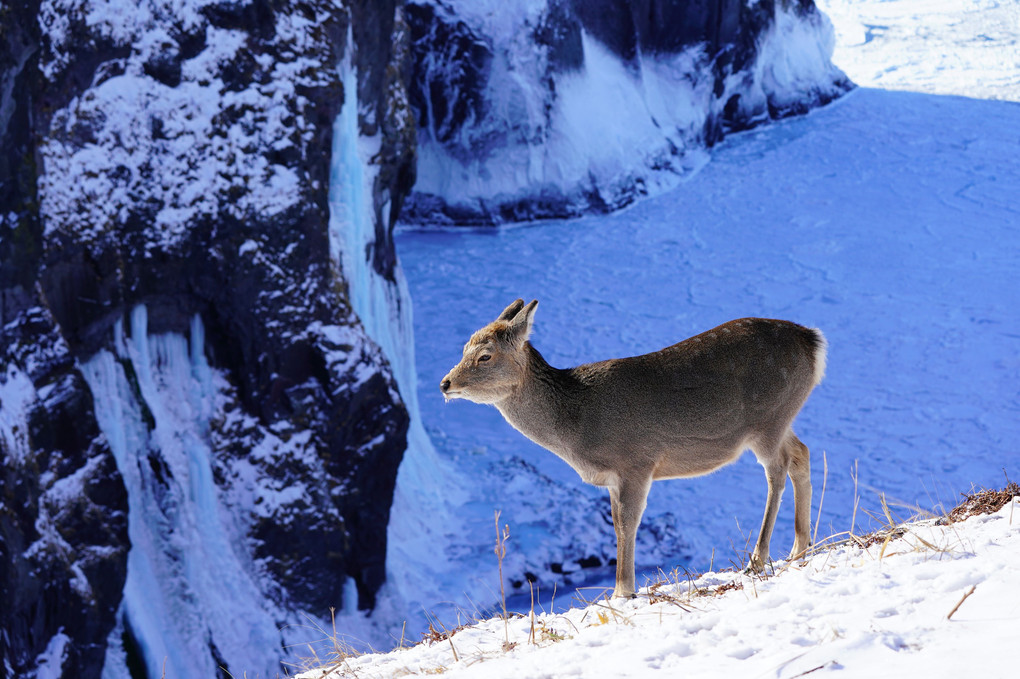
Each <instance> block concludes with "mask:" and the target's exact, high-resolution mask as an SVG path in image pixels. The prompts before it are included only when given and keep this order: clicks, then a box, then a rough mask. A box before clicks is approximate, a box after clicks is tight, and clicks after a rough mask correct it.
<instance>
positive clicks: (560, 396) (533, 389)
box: [496, 343, 580, 464]
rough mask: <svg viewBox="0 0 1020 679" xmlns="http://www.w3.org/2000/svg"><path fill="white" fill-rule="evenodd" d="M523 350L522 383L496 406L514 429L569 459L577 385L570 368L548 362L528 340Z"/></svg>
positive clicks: (573, 433)
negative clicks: (524, 357) (525, 356)
mask: <svg viewBox="0 0 1020 679" xmlns="http://www.w3.org/2000/svg"><path fill="white" fill-rule="evenodd" d="M525 350H526V351H527V355H528V366H527V375H526V378H525V380H524V382H523V383H522V385H521V387H520V388H519V389H517V390H515V391H514V392H513V393H512V394H511V395H510V396H508V397H507V398H505V399H503V400H502V401H500V402H498V403H496V407H497V408H498V409H499V411H500V413H502V414H503V417H505V418H506V420H507V422H509V423H510V424H511V425H513V427H514V428H515V429H517V431H519V432H521V433H522V434H524V435H525V436H527V437H528V438H529V439H531V440H532V441H534V442H535V443H537V444H539V445H540V446H543V447H545V448H548V449H549V450H551V451H552V452H554V453H556V454H557V455H559V456H560V457H563V458H564V459H567V461H568V462H571V460H570V458H571V457H572V456H573V450H574V448H575V446H574V440H575V435H576V432H574V431H573V430H572V426H571V423H572V422H576V421H577V417H576V411H577V407H578V405H579V404H578V397H579V390H580V385H579V383H578V382H577V380H576V378H574V377H573V375H572V373H571V371H570V370H560V369H557V368H554V367H552V366H551V365H549V364H548V363H547V362H546V361H545V359H544V358H542V354H540V353H538V350H537V349H535V348H534V347H532V346H531V343H526V344H525ZM571 464H572V463H571Z"/></svg>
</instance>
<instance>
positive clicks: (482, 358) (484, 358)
mask: <svg viewBox="0 0 1020 679" xmlns="http://www.w3.org/2000/svg"><path fill="white" fill-rule="evenodd" d="M490 358H492V356H490V355H489V354H482V355H481V356H479V357H478V362H479V363H484V362H485V361H488V360H489V359H490Z"/></svg>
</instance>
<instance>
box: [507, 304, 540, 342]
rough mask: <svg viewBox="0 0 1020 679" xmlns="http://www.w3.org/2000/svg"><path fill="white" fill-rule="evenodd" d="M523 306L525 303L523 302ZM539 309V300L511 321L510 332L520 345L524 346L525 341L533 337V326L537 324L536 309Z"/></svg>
mask: <svg viewBox="0 0 1020 679" xmlns="http://www.w3.org/2000/svg"><path fill="white" fill-rule="evenodd" d="M521 304H524V302H523V301H521ZM537 308H538V300H537V299H533V300H531V302H529V303H528V306H526V307H524V309H523V310H521V311H519V312H518V313H517V315H516V316H514V318H513V320H512V321H510V331H511V332H512V333H513V336H514V339H515V340H516V341H517V342H518V343H520V344H524V341H525V340H527V339H528V338H529V337H531V325H532V323H534V322H535V309H537Z"/></svg>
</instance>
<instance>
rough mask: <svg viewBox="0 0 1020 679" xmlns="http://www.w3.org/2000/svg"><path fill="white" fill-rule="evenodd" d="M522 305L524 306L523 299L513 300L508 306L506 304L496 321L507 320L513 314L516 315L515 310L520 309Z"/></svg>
mask: <svg viewBox="0 0 1020 679" xmlns="http://www.w3.org/2000/svg"><path fill="white" fill-rule="evenodd" d="M523 307H524V300H523V299H517V300H514V301H513V302H511V303H510V306H508V307H507V308H505V309H503V313H501V314H500V315H499V317H498V318H497V319H496V320H497V321H509V320H511V319H512V318H513V317H514V316H516V315H517V312H518V311H520V310H521V309H522V308H523Z"/></svg>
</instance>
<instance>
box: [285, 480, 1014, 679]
mask: <svg viewBox="0 0 1020 679" xmlns="http://www.w3.org/2000/svg"><path fill="white" fill-rule="evenodd" d="M944 523H947V522H944ZM900 530H902V531H903V533H902V535H901V536H900V537H896V538H890V539H889V540H883V539H877V540H871V541H870V544H869V545H868V546H861V545H858V544H857V543H856V542H855V541H852V540H847V541H845V542H844V543H843V544H841V545H838V546H835V547H831V548H824V547H823V548H822V549H821V551H820V552H818V553H816V554H815V555H814V556H812V557H811V558H810V559H808V560H806V561H805V562H802V563H780V564H777V565H776V569H775V573H774V574H772V575H766V576H753V575H745V574H741V573H736V572H726V573H707V574H705V575H703V576H701V577H699V578H697V579H694V580H688V579H687V578H685V576H684V575H683V574H680V576H679V578H677V577H676V574H673V575H672V576H669V578H668V580H669V581H670V582H668V583H666V584H662V583H659V584H655V585H653V586H652V587H648V588H645V589H643V590H642V591H641V593H640V594H639V596H638V598H636V599H634V600H629V601H625V600H601V601H596V602H594V603H592V604H591V605H588V606H585V607H581V608H574V609H571V610H570V611H568V612H566V613H563V614H552V613H542V612H538V611H537V612H536V613H535V614H534V616H531V615H523V616H522V615H517V616H514V617H512V618H511V619H510V620H509V621H508V622H507V623H505V624H504V622H503V621H502V620H501V619H498V618H493V619H491V620H486V621H482V622H479V623H477V624H473V625H471V626H468V627H465V628H463V629H460V630H458V631H456V633H454V634H453V635H452V636H451V637H449V638H447V639H442V638H441V639H438V640H436V641H432V642H425V643H421V644H418V645H417V646H414V647H413V648H404V649H398V650H395V651H392V652H390V653H387V654H372V655H363V656H358V657H347V658H342V659H339V660H338V661H337V662H336V663H335V665H334V666H333V667H332V668H330V669H320V670H315V671H311V672H307V673H305V674H302V675H300V676H301V677H302V678H303V679H327V678H329V679H335V678H337V677H360V678H361V679H368V678H371V677H398V676H409V675H419V674H439V673H442V674H443V676H449V677H484V678H485V679H499V678H501V677H506V678H507V679H518V678H519V677H644V676H651V675H658V674H659V673H661V674H663V675H668V676H684V677H735V676H745V677H776V678H788V679H792V678H793V677H800V676H804V675H806V674H808V673H811V674H812V676H821V675H823V674H827V673H830V672H834V671H838V672H839V673H838V675H837V676H840V677H879V676H887V677H906V676H927V677H966V676H974V677H980V676H1003V672H1004V670H1005V668H1008V667H1011V666H1013V664H1014V663H1015V660H1014V657H1013V650H1012V647H1013V644H1015V640H1016V638H1017V634H1018V632H1020V588H1018V587H1017V586H1016V583H1017V582H1018V579H1020V497H1014V498H1013V499H1012V501H1011V502H1010V503H1009V504H1007V505H1006V506H1005V507H1003V508H1002V509H1000V510H999V511H998V512H996V513H994V514H984V515H978V516H972V517H970V518H969V519H967V520H966V521H963V522H962V523H954V524H948V525H938V522H936V521H935V520H929V521H924V522H920V523H914V524H909V525H905V526H902V527H900V528H899V529H898V530H896V531H891V533H890V534H891V535H895V534H896V533H898V532H899V531H900ZM879 537H880V538H881V535H879ZM860 542H861V543H864V542H865V541H863V540H860ZM452 622H454V621H446V624H447V626H448V627H449V626H450V625H449V623H452ZM436 627H437V628H438V625H437V626H436Z"/></svg>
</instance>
